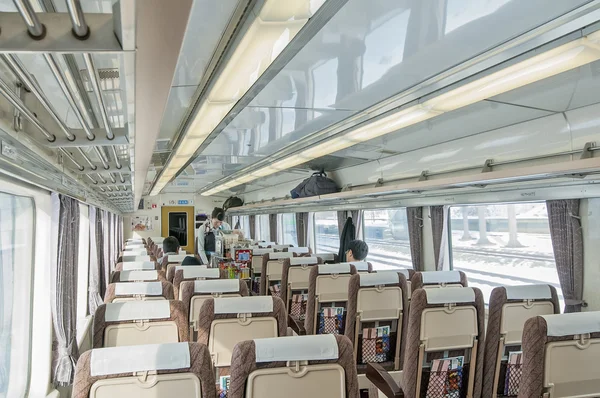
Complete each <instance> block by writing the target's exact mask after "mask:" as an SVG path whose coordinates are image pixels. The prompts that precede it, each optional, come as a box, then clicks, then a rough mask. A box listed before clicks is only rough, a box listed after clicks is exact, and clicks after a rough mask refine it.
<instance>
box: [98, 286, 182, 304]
mask: <svg viewBox="0 0 600 398" xmlns="http://www.w3.org/2000/svg"><path fill="white" fill-rule="evenodd" d="M174 298H175V297H174V296H173V285H172V284H170V283H169V282H167V281H155V282H118V283H111V284H109V285H108V286H107V288H106V293H105V295H104V302H105V303H106V304H108V303H121V302H125V301H136V300H173V299H174Z"/></svg>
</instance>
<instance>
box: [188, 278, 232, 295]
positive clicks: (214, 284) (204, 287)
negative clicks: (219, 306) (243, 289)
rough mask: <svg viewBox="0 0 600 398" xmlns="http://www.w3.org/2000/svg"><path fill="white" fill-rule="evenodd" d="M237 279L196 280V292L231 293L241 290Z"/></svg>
mask: <svg viewBox="0 0 600 398" xmlns="http://www.w3.org/2000/svg"><path fill="white" fill-rule="evenodd" d="M239 290H240V283H239V282H238V280H237V279H207V280H203V281H194V293H229V292H239Z"/></svg>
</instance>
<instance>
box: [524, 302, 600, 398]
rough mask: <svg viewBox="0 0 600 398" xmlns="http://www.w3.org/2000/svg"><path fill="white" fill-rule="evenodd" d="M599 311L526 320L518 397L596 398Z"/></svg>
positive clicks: (599, 375)
mask: <svg viewBox="0 0 600 398" xmlns="http://www.w3.org/2000/svg"><path fill="white" fill-rule="evenodd" d="M598 358H600V311H595V312H580V313H570V314H560V315H543V316H536V317H534V318H530V319H529V320H527V322H525V328H524V330H523V376H522V379H521V385H520V387H519V395H518V397H519V398H539V397H544V398H557V397H600V371H598Z"/></svg>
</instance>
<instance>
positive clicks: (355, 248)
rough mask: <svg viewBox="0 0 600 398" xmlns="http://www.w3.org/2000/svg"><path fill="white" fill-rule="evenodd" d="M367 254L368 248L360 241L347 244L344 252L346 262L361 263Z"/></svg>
mask: <svg viewBox="0 0 600 398" xmlns="http://www.w3.org/2000/svg"><path fill="white" fill-rule="evenodd" d="M367 254H369V246H367V244H366V243H365V242H363V241H362V240H358V239H357V240H353V241H352V242H350V243H348V249H347V250H346V261H348V262H350V261H363V260H364V259H365V258H367Z"/></svg>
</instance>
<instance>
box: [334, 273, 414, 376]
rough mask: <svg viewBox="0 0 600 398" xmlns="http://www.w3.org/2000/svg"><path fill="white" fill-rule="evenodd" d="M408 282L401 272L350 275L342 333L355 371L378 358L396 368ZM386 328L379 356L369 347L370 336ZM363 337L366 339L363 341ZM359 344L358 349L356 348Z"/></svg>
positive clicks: (401, 347) (402, 338) (401, 350)
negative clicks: (385, 342) (385, 345)
mask: <svg viewBox="0 0 600 398" xmlns="http://www.w3.org/2000/svg"><path fill="white" fill-rule="evenodd" d="M407 291H408V286H407V283H406V277H405V276H404V274H403V273H401V272H382V273H379V272H378V273H370V274H358V275H355V276H352V277H351V278H350V283H349V286H348V312H347V316H346V328H345V335H346V337H348V338H349V339H350V341H351V342H352V343H353V346H354V358H355V360H356V363H357V368H358V372H359V373H365V371H366V364H367V363H369V362H373V361H374V360H375V361H378V362H379V363H380V364H382V366H384V367H385V368H387V369H389V370H400V369H401V366H402V356H401V355H402V354H403V353H404V343H405V341H406V338H405V335H406V326H407V323H408V317H407V316H406V313H407V312H408V296H407ZM365 330H367V333H369V334H374V335H375V338H376V337H377V335H378V334H379V335H381V336H383V335H384V334H385V333H384V332H387V335H388V336H389V337H388V338H389V342H390V345H389V347H388V348H387V350H385V352H383V353H382V354H380V355H379V356H377V354H376V353H375V352H373V351H371V349H372V348H373V347H371V346H370V345H371V340H373V339H372V336H370V335H364V333H365ZM366 341H369V343H368V344H367V343H366ZM359 347H361V349H360V350H359Z"/></svg>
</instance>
